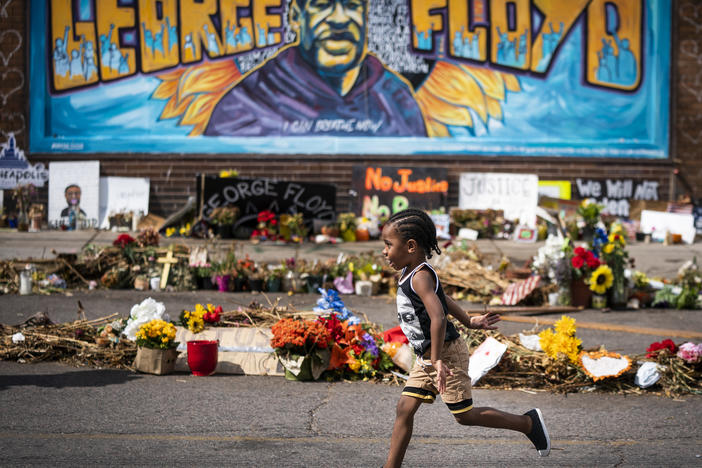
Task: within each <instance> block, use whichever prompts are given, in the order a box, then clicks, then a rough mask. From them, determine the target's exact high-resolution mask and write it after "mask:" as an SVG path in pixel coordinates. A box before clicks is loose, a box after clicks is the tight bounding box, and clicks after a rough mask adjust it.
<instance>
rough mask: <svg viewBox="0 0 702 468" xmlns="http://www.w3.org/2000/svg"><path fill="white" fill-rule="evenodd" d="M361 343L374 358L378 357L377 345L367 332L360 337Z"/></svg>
mask: <svg viewBox="0 0 702 468" xmlns="http://www.w3.org/2000/svg"><path fill="white" fill-rule="evenodd" d="M361 345H363V347H364V348H366V351H368V352H369V353H371V356H373V357H374V358H377V357H378V345H376V344H375V340H374V339H373V337H372V336H370V335H369V334H368V333H364V334H363V337H362V338H361Z"/></svg>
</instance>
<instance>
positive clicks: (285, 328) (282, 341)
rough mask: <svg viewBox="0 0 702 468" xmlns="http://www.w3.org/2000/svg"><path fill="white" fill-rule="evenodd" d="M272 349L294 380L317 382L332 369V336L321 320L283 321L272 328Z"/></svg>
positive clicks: (287, 376) (286, 374) (290, 319)
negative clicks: (330, 364)
mask: <svg viewBox="0 0 702 468" xmlns="http://www.w3.org/2000/svg"><path fill="white" fill-rule="evenodd" d="M271 331H272V332H273V338H272V339H271V347H272V348H273V349H274V352H275V354H276V356H277V357H278V359H279V360H280V363H281V364H282V365H283V367H284V368H285V377H286V378H287V379H290V380H317V379H318V378H319V377H320V376H321V375H322V372H324V371H325V370H326V368H327V366H328V365H329V358H330V352H329V342H330V335H329V331H328V330H327V328H326V327H325V326H324V325H323V324H322V323H321V322H320V321H317V320H304V319H299V318H283V319H280V320H279V321H278V322H276V324H275V325H273V327H272V328H271Z"/></svg>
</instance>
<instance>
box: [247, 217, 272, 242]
mask: <svg viewBox="0 0 702 468" xmlns="http://www.w3.org/2000/svg"><path fill="white" fill-rule="evenodd" d="M256 221H258V224H257V225H256V229H254V230H253V232H252V233H251V240H254V241H259V240H273V241H274V240H277V239H278V220H277V219H276V217H275V213H273V212H272V211H270V210H263V211H261V212H259V213H258V216H257V217H256Z"/></svg>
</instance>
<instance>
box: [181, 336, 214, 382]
mask: <svg viewBox="0 0 702 468" xmlns="http://www.w3.org/2000/svg"><path fill="white" fill-rule="evenodd" d="M218 347H219V341H218V340H193V341H188V367H190V372H192V373H193V375H197V376H207V375H212V374H214V371H215V369H216V368H217V359H218V354H217V353H218Z"/></svg>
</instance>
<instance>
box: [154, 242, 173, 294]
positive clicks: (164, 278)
mask: <svg viewBox="0 0 702 468" xmlns="http://www.w3.org/2000/svg"><path fill="white" fill-rule="evenodd" d="M156 261H157V262H158V263H164V264H165V265H163V272H161V283H160V284H159V287H160V288H161V289H165V288H166V284H168V274H169V273H170V272H171V265H172V264H174V263H178V259H177V258H175V257H174V256H173V244H171V245H170V246H169V247H168V254H167V255H166V256H165V257H162V258H159V259H158V260H156Z"/></svg>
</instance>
